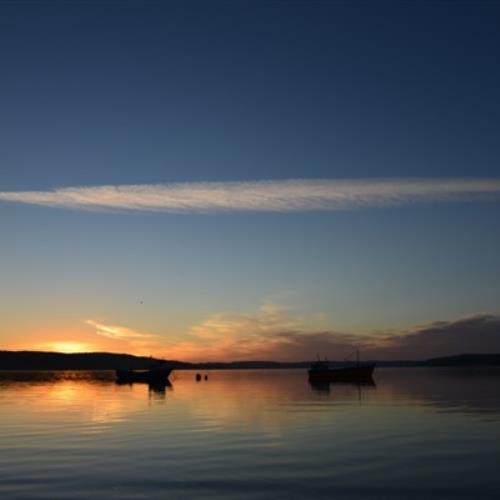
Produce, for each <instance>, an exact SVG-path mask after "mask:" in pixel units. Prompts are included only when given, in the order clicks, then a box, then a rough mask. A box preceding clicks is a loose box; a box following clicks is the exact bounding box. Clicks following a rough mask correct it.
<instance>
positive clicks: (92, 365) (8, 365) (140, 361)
mask: <svg viewBox="0 0 500 500" xmlns="http://www.w3.org/2000/svg"><path fill="white" fill-rule="evenodd" d="M155 361H156V360H155V359H153V358H147V357H141V356H132V355H130V354H111V353H106V352H91V353H74V354H64V353H60V352H43V351H0V370H108V369H116V368H118V369H126V368H133V369H135V370H140V369H146V368H148V367H150V366H151V365H152V364H153V363H154V362H155Z"/></svg>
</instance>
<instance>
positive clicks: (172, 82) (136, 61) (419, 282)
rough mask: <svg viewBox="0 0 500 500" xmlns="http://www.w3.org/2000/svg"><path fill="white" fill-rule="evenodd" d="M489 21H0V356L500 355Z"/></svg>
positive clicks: (223, 15) (223, 7)
mask: <svg viewBox="0 0 500 500" xmlns="http://www.w3.org/2000/svg"><path fill="white" fill-rule="evenodd" d="M499 25H500V4H499V3H496V2H435V3H430V2H373V3H371V2H300V1H297V2H288V1H266V2H265V1H261V2H258V1H257V2H245V1H241V2H240V1H234V2H217V1H213V2H205V1H204V2H194V1H182V2H181V1H179V2H147V1H140V2H139V1H137V2H134V1H123V2H117V1H113V2H111V1H108V2H107V1H102V2H97V1H95V2H94V1H89V2H86V1H83V2H56V1H52V2H43V1H41V2H36V3H35V2H1V3H0V48H1V50H0V75H1V76H0V144H1V147H0V234H1V240H0V242H1V243H0V296H1V298H2V300H1V302H0V349H38V350H58V351H64V352H75V351H113V352H128V353H132V354H147V355H150V354H151V355H155V356H163V357H166V358H170V359H171V358H176V359H184V360H200V361H202V360H231V359H234V360H237V359H276V360H303V359H311V358H313V357H315V356H316V353H320V354H321V355H325V356H328V357H330V358H332V359H340V358H342V357H344V356H345V355H346V354H348V353H349V352H350V351H352V347H353V346H354V345H358V346H360V347H361V349H362V352H363V356H366V357H376V358H379V359H400V358H406V359H418V358H425V357H432V356H439V355H447V354H459V353H462V352H500V302H499V297H500V280H499V276H500V91H499V89H500V61H499V53H500V30H499V29H498V26H499Z"/></svg>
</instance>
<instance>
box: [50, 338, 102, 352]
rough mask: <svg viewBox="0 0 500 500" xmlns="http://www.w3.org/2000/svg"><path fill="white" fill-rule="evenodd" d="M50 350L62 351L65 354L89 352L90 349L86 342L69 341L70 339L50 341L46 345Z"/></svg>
mask: <svg viewBox="0 0 500 500" xmlns="http://www.w3.org/2000/svg"><path fill="white" fill-rule="evenodd" d="M46 347H47V348H49V349H50V350H51V351H56V352H64V353H66V354H71V353H75V352H89V351H91V350H92V349H91V348H90V346H89V345H88V344H82V343H81V342H71V341H68V342H66V341H61V342H52V343H51V344H47V346H46Z"/></svg>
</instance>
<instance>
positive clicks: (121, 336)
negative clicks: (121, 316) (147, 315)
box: [85, 319, 154, 340]
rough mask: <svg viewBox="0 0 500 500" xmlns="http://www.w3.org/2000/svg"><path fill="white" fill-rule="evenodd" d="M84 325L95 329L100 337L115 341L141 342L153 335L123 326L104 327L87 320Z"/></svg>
mask: <svg viewBox="0 0 500 500" xmlns="http://www.w3.org/2000/svg"><path fill="white" fill-rule="evenodd" d="M85 323H86V324H87V325H89V326H92V327H94V328H95V333H96V334H97V335H101V336H102V337H107V338H110V339H115V340H142V339H151V338H153V337H154V335H152V334H149V333H143V332H138V331H137V330H132V329H131V328H125V327H124V326H117V325H104V324H102V323H98V322H97V321H93V320H91V319H88V320H86V321H85Z"/></svg>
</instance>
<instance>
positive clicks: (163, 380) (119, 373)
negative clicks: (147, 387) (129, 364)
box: [116, 363, 172, 385]
mask: <svg viewBox="0 0 500 500" xmlns="http://www.w3.org/2000/svg"><path fill="white" fill-rule="evenodd" d="M171 372H172V368H171V367H169V366H168V365H167V364H166V363H161V364H160V365H158V366H156V367H154V368H151V369H149V370H116V380H117V382H121V383H132V382H143V383H146V384H158V385H159V384H167V383H168V376H169V375H170V373H171Z"/></svg>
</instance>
